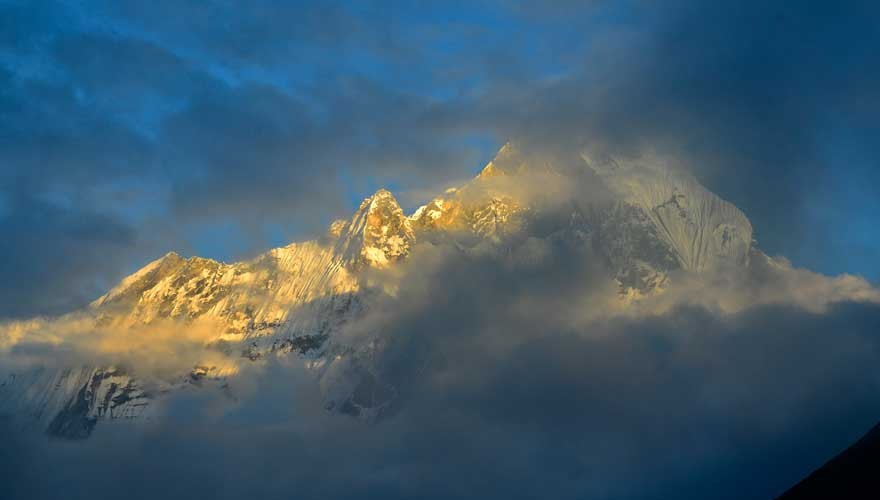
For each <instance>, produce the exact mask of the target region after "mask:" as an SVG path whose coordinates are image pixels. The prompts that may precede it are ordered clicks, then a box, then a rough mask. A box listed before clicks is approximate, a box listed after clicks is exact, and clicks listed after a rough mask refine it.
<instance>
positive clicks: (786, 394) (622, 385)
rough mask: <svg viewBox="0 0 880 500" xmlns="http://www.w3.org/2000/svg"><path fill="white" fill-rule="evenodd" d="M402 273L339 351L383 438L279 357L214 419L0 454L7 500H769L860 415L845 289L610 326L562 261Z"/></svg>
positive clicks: (196, 397) (638, 314) (851, 287)
mask: <svg viewBox="0 0 880 500" xmlns="http://www.w3.org/2000/svg"><path fill="white" fill-rule="evenodd" d="M402 266H403V267H402V268H401V269H397V270H393V269H392V270H389V271H386V272H384V273H382V272H380V273H378V274H376V275H375V276H373V277H372V279H373V280H374V283H375V284H377V285H379V284H381V286H382V288H383V289H384V290H387V291H390V293H386V294H382V295H380V296H375V297H374V299H373V301H372V302H371V305H370V308H369V310H368V312H367V314H366V316H365V317H363V318H361V319H360V320H359V321H356V322H353V323H351V324H350V325H349V326H348V327H347V328H346V329H345V330H343V331H342V332H341V333H340V335H341V336H340V339H342V340H344V342H346V343H347V344H349V345H351V346H353V347H354V348H356V349H357V348H363V347H365V346H371V347H373V348H376V350H375V352H376V355H375V356H374V357H372V358H371V360H370V363H372V366H371V369H372V370H373V373H375V374H377V376H378V377H380V378H381V380H382V381H383V382H386V383H389V384H391V385H393V386H394V387H395V388H396V390H397V393H398V398H397V399H396V400H395V402H394V404H393V406H392V410H391V411H390V412H389V413H388V414H387V415H386V416H385V417H383V418H381V419H379V420H378V421H376V422H373V423H365V422H362V421H358V420H355V419H352V418H350V417H348V416H345V415H342V414H336V413H330V412H327V411H326V410H324V409H323V404H322V401H323V400H322V396H321V393H320V388H319V387H318V385H317V382H316V380H315V378H314V376H313V375H312V374H311V373H309V371H308V370H307V369H306V368H305V365H304V360H302V359H300V358H297V357H295V356H288V357H282V358H278V359H274V358H273V359H272V360H270V361H268V362H267V363H266V364H263V365H259V364H256V365H254V364H250V363H245V365H243V366H242V369H241V371H240V372H239V374H238V375H236V376H235V377H233V378H231V379H230V385H231V387H232V390H233V392H234V393H235V395H236V397H235V398H234V399H229V398H221V397H218V396H216V395H215V394H214V393H212V392H210V391H201V392H200V391H184V392H181V393H180V394H177V395H174V396H173V397H172V398H171V400H170V401H168V402H167V408H166V412H167V416H166V417H163V418H160V419H157V420H153V421H150V422H147V423H141V425H131V424H130V423H127V422H107V423H105V424H102V425H100V426H98V427H97V428H96V431H95V433H94V434H93V436H92V437H91V438H90V439H89V440H86V441H82V442H63V441H62V442H59V441H53V440H47V439H46V438H45V437H39V436H31V435H16V436H9V440H8V441H5V442H8V443H9V446H8V447H4V448H5V451H4V453H5V455H0V456H2V457H3V459H4V463H3V464H2V465H3V470H7V471H13V472H14V475H12V476H9V477H12V478H14V480H13V481H12V482H11V484H12V490H11V492H12V493H10V494H11V495H12V496H11V497H12V498H53V497H57V495H58V494H59V492H62V491H63V492H64V495H65V496H66V497H68V498H87V497H92V498H93V497H94V495H95V494H97V492H108V491H112V492H114V494H124V495H125V496H127V497H131V498H156V497H157V496H160V495H161V496H163V497H166V498H185V497H192V496H194V495H195V496H204V495H210V496H213V497H216V498H230V499H231V498H240V497H242V496H254V497H261V498H272V497H277V496H289V495H295V496H296V497H298V498H328V497H331V498H363V497H381V498H412V497H413V496H419V497H426V498H494V497H506V498H510V497H512V498H535V497H547V496H552V497H555V498H612V499H617V498H621V499H622V498H627V499H630V498H639V499H643V498H644V499H660V498H669V497H670V496H672V497H676V498H731V499H733V498H743V497H746V498H772V497H773V496H774V495H775V494H778V493H780V492H781V491H782V490H784V489H785V488H786V487H788V486H789V485H790V484H793V483H794V482H795V481H796V480H797V479H799V478H800V477H801V476H803V475H804V474H805V473H806V472H808V471H809V470H810V469H811V468H813V467H815V466H817V465H819V464H820V463H821V462H822V461H823V460H824V459H825V458H827V456H829V455H831V454H833V453H834V452H835V451H837V450H838V449H840V448H842V447H843V446H845V445H846V444H848V442H850V441H851V440H853V439H855V438H856V437H857V436H858V435H860V433H861V432H862V431H863V430H865V429H867V428H868V427H870V426H871V425H872V424H873V423H874V422H875V421H876V419H877V415H880V378H878V376H877V374H876V370H875V369H874V367H876V366H877V363H878V361H880V338H878V337H877V332H878V331H880V328H878V327H880V305H878V304H880V301H878V295H877V291H876V289H873V288H872V287H870V285H868V284H867V283H866V282H864V281H863V280H859V279H857V278H853V277H845V276H844V277H838V278H829V277H824V276H821V275H817V274H815V273H810V272H808V271H804V270H799V269H793V268H791V267H788V266H787V265H785V264H784V263H778V262H777V263H773V265H770V264H768V265H766V266H760V265H753V266H751V267H750V268H749V271H748V272H746V273H741V274H743V275H736V274H729V273H728V274H719V275H718V276H717V277H716V278H715V279H705V280H702V281H701V284H700V285H699V286H697V284H696V283H692V282H689V281H688V280H687V279H684V278H685V276H682V277H680V278H682V279H680V280H678V281H673V285H671V286H670V288H669V289H668V290H666V291H665V292H664V293H662V294H660V295H659V296H658V297H657V300H656V301H651V300H649V299H646V300H645V301H644V302H641V303H638V304H631V305H630V306H627V307H625V308H624V307H623V306H622V305H621V302H620V299H619V297H618V296H617V289H616V287H614V286H612V284H611V283H612V282H611V279H610V278H611V276H610V275H608V274H607V271H606V268H605V267H604V265H602V263H601V262H600V261H599V259H598V258H597V257H596V256H593V255H591V253H590V251H589V250H582V249H576V248H575V249H573V248H571V247H570V246H567V245H563V244H554V243H548V242H546V241H540V242H537V241H529V240H526V241H523V242H522V243H521V244H518V245H517V246H515V247H514V248H512V251H511V252H509V253H506V254H504V255H502V256H499V255H498V254H494V253H479V252H478V253H462V251H461V250H459V249H457V248H455V247H453V246H444V245H439V246H432V245H424V246H419V247H418V248H417V249H416V251H415V252H414V253H413V255H412V259H411V260H410V261H408V262H406V263H405V264H403V265H402ZM694 281H696V279H695V280H694ZM663 297H666V298H665V299H664V298H663ZM43 331H45V329H43ZM169 333H170V332H169ZM67 338H68V339H72V340H69V342H72V343H73V345H77V344H78V343H79V342H78V341H77V340H76V338H75V337H67ZM83 338H87V336H86V337H83ZM98 338H99V339H100V338H101V336H99V337H98ZM157 340H159V339H157ZM166 340H167V337H166ZM181 341H183V340H181ZM149 344H150V340H149V339H148V338H147V337H145V338H144V342H143V343H138V344H136V345H138V346H148V345H149ZM82 345H84V346H88V348H92V349H95V350H97V351H98V352H103V354H104V355H105V356H111V355H118V354H119V352H114V351H113V349H112V345H110V346H106V347H108V348H107V349H106V350H103V347H105V346H103V344H102V343H101V342H100V341H98V342H96V341H94V340H91V339H90V340H88V341H87V342H85V343H83V344H82ZM125 345H129V344H127V343H126V344H125ZM171 345H174V344H171ZM377 346H378V347H377ZM102 350H103V351H102ZM137 351H138V355H139V357H140V360H141V367H142V368H141V369H150V368H155V366H153V365H151V364H150V363H148V362H147V360H149V359H150V358H151V356H153V355H155V356H156V357H158V358H162V357H165V356H166V353H165V352H164V351H162V350H161V349H160V350H153V351H151V350H149V349H143V350H141V349H137ZM181 352H182V353H185V352H187V351H185V350H184V351H181ZM80 355H81V356H83V357H84V360H85V359H88V358H89V356H94V355H95V352H92V353H89V352H88V351H87V349H83V350H81V354H80ZM7 462H8V463H7Z"/></svg>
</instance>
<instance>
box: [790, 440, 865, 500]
mask: <svg viewBox="0 0 880 500" xmlns="http://www.w3.org/2000/svg"><path fill="white" fill-rule="evenodd" d="M878 498H880V424H877V425H876V426H874V428H873V429H871V430H870V431H869V432H868V433H867V434H865V435H864V436H863V437H862V438H861V439H860V440H859V441H857V442H856V443H855V444H854V445H852V446H850V447H849V448H847V449H846V450H845V451H844V452H843V453H841V454H840V455H837V456H836V457H834V458H833V459H831V460H830V461H829V462H828V463H826V464H825V465H823V466H822V467H820V468H819V469H818V470H816V471H814V472H813V473H812V474H810V475H809V476H807V478H806V479H804V480H803V481H801V482H800V483H798V484H797V485H795V486H794V487H793V488H791V489H790V490H788V491H787V492H785V493H784V494H783V495H782V496H780V497H779V498H778V499H777V500H808V499H809V500H812V499H829V500H832V499H833V500H861V499H864V500H868V499H871V500H876V499H878Z"/></svg>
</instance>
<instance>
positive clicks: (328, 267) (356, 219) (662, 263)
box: [0, 143, 769, 438]
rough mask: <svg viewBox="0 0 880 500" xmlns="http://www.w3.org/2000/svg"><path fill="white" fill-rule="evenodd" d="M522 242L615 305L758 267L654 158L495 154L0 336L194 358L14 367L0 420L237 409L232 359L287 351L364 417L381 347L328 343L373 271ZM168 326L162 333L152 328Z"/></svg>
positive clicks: (690, 185) (85, 429) (735, 226)
mask: <svg viewBox="0 0 880 500" xmlns="http://www.w3.org/2000/svg"><path fill="white" fill-rule="evenodd" d="M535 241H543V242H548V243H552V244H555V245H562V246H565V247H568V248H572V249H577V250H578V251H580V252H581V253H580V254H579V255H584V258H591V259H598V260H599V261H600V262H601V264H602V266H603V268H604V269H606V270H607V272H608V274H609V276H610V277H611V279H612V280H613V282H614V286H616V287H617V289H618V291H619V300H620V302H621V303H622V304H626V303H629V302H632V301H638V300H639V299H640V298H642V297H646V296H651V295H655V294H660V293H663V290H664V289H665V288H666V287H667V286H668V284H669V281H670V279H672V274H673V273H674V272H676V271H679V272H684V273H691V274H699V273H706V272H710V271H713V270H718V269H726V268H744V267H748V266H750V265H752V263H753V261H754V262H766V261H767V260H768V259H769V257H767V256H765V255H763V254H762V253H761V252H760V251H759V250H757V249H756V248H755V247H754V244H753V241H752V227H751V225H750V223H749V221H748V219H747V218H746V217H745V215H743V214H742V212H741V211H740V210H739V209H737V208H736V207H735V206H733V205H732V204H730V203H728V202H726V201H724V200H722V199H721V198H719V197H718V196H716V195H715V194H713V193H711V192H710V191H708V190H707V189H706V188H704V187H703V186H701V185H700V184H699V183H698V182H697V181H696V180H695V179H693V178H692V177H691V176H689V175H687V174H686V173H683V172H680V171H677V170H675V169H674V168H671V167H668V166H666V165H664V164H663V162H662V161H660V160H658V159H655V158H646V159H642V160H640V161H631V160H624V159H620V158H603V157H595V156H591V155H589V154H587V153H585V152H577V153H576V154H572V155H568V156H566V157H562V158H561V157H556V156H542V155H541V154H537V153H532V152H527V151H526V152H524V151H522V150H521V149H520V147H519V146H517V145H516V144H513V143H508V144H506V145H505V146H504V147H503V148H502V149H501V150H500V151H499V152H498V154H497V155H496V157H495V158H494V159H493V160H492V161H491V162H490V163H489V164H488V165H486V167H485V168H484V169H483V170H482V171H481V172H480V173H479V175H477V176H476V177H475V178H474V179H472V180H471V181H469V182H467V183H466V184H464V185H463V186H460V187H458V188H454V189H449V190H447V191H445V192H444V193H442V194H440V195H438V196H436V197H435V198H433V199H431V200H429V201H428V202H427V203H426V204H424V205H422V206H421V207H419V208H418V209H417V210H415V211H414V212H413V213H412V214H410V215H407V214H405V213H404V211H403V209H402V208H401V207H400V205H399V204H398V202H397V200H396V199H395V197H394V195H393V194H392V193H390V192H389V191H387V190H384V189H382V190H379V191H377V192H376V193H375V194H373V195H372V196H370V197H369V198H366V199H365V200H364V201H363V203H361V204H360V206H359V207H358V209H357V211H356V212H355V213H354V214H353V215H352V217H351V218H350V219H348V220H338V221H335V222H333V223H332V224H331V225H330V227H329V228H328V230H327V233H326V234H325V235H323V236H322V237H320V238H318V239H315V240H312V241H305V242H300V243H293V244H290V245H288V246H285V247H281V248H276V249H273V250H270V251H268V252H266V253H264V254H262V255H260V256H258V257H256V258H255V259H252V260H249V261H245V262H237V263H231V264H227V263H222V262H218V261H215V260H211V259H205V258H200V257H190V258H184V257H182V256H180V255H178V254H176V253H173V252H172V253H168V254H166V255H165V256H163V257H161V258H159V259H158V260H155V261H153V262H151V263H149V264H147V265H146V266H144V267H143V268H142V269H140V270H139V271H137V272H136V273H134V274H132V275H131V276H129V277H127V278H125V279H124V280H122V281H121V282H120V283H119V284H118V285H117V286H116V287H114V288H113V289H112V290H110V291H109V292H107V293H106V294H105V295H103V296H102V297H100V298H98V299H97V300H95V301H94V302H93V303H92V304H91V305H90V306H89V307H88V308H86V309H85V310H83V311H77V312H75V313H71V314H69V315H66V316H63V317H61V318H52V319H34V320H32V321H28V322H19V323H16V324H14V325H7V326H6V330H7V334H6V338H7V341H6V342H7V344H9V343H13V344H14V343H15V339H23V338H28V337H29V336H34V335H45V334H46V333H45V332H58V331H61V330H64V327H62V326H61V325H65V327H66V325H76V327H75V328H76V329H77V330H78V331H80V332H85V333H84V337H85V338H87V339H88V338H91V337H90V335H92V334H91V332H92V331H100V332H103V335H105V336H106V337H107V338H109V339H114V338H116V336H125V335H129V336H131V335H134V336H136V338H138V339H143V338H146V339H155V340H151V343H152V344H159V343H162V342H166V341H167V342H182V341H183V340H191V341H192V342H189V343H188V344H186V347H187V348H189V347H191V344H197V347H198V349H200V351H199V352H203V354H202V355H200V356H201V358H200V359H201V361H200V362H198V363H195V364H192V365H190V366H186V367H176V370H177V371H174V370H170V371H169V369H168V368H167V367H166V369H165V370H164V373H162V375H161V376H158V375H157V376H143V374H140V373H138V374H136V373H135V372H133V371H132V370H131V369H130V367H129V366H127V365H126V363H124V362H122V363H120V362H116V361H114V360H112V359H111V360H107V362H106V363H103V364H102V362H96V363H95V364H94V365H91V366H80V365H75V364H74V365H72V366H64V367H60V368H59V367H55V365H52V366H49V365H43V366H36V367H34V366H29V367H21V368H19V369H16V370H14V371H12V372H10V373H7V374H5V375H3V378H2V379H0V415H9V416H12V417H13V418H14V419H16V420H17V421H21V422H24V424H23V425H26V426H30V427H36V428H39V429H42V430H44V431H46V432H47V433H49V434H50V435H53V436H59V437H66V438H83V437H86V436H88V435H89V433H90V432H91V430H92V429H93V428H94V426H95V425H97V424H98V423H99V422H100V421H101V420H105V419H133V420H137V419H143V418H153V417H158V416H161V414H162V405H163V401H165V400H166V399H167V398H168V397H169V396H170V395H173V394H175V393H176V392H177V391H182V390H212V391H218V392H220V393H223V394H226V395H227V396H228V397H230V398H234V397H235V396H234V394H233V393H232V391H230V388H229V385H228V381H229V380H230V378H234V377H235V376H236V373H237V372H238V371H239V370H240V368H241V367H242V366H243V364H246V363H261V362H264V361H265V360H266V359H268V357H271V356H287V355H295V356H300V357H303V358H305V359H306V360H307V361H308V363H307V366H308V367H309V369H310V370H311V372H312V373H313V374H314V376H315V377H316V378H317V379H318V381H319V384H320V387H321V390H322V394H323V397H324V405H325V407H326V408H327V409H328V410H329V411H338V412H342V413H346V414H350V415H352V416H356V417H358V418H364V419H373V418H377V417H379V416H381V415H382V413H383V412H385V411H387V410H388V409H389V407H390V405H391V404H392V403H393V402H394V400H395V398H396V395H397V393H398V388H397V387H395V386H394V384H392V383H389V382H388V381H385V380H383V379H382V377H381V376H380V375H379V374H378V373H376V370H375V366H374V364H373V363H372V362H371V360H372V359H374V356H375V354H376V353H375V350H376V349H381V346H377V345H375V344H373V343H369V342H368V343H362V344H359V345H358V346H355V345H351V343H350V342H349V341H348V340H347V339H346V338H345V336H344V335H342V334H341V332H342V331H343V330H344V328H345V326H346V325H348V324H351V323H352V322H357V321H358V320H359V319H360V318H361V317H362V315H363V314H364V312H365V311H367V310H368V309H369V308H370V306H371V303H372V301H373V298H374V297H376V296H378V295H381V294H382V293H384V292H383V290H382V289H381V286H378V287H377V286H376V285H375V284H374V283H372V282H371V279H372V277H373V276H375V273H376V272H379V271H382V270H389V269H394V268H396V267H398V266H399V265H400V263H402V262H405V261H406V260H407V259H408V258H409V257H410V256H411V255H412V254H413V253H414V252H418V251H420V248H425V247H429V246H445V247H448V248H452V249H454V250H455V251H456V252H460V253H461V254H462V255H469V254H490V255H497V256H499V258H503V256H506V255H510V254H511V253H513V252H515V251H516V250H517V249H521V248H523V247H526V246H528V245H530V244H533V243H534V242H535ZM169 329H171V330H173V331H175V332H176V333H175V335H173V336H171V337H168V336H162V335H165V334H163V333H157V332H159V331H163V332H164V331H166V330H169ZM10 332H11V333H10ZM59 335H60V334H59ZM126 338H133V337H126ZM2 339H3V336H2V335H0V342H2ZM9 339H12V340H11V341H10V340H9ZM166 339H167V340H166ZM111 343H112V342H111ZM173 345H177V344H173ZM181 345H183V344H181ZM0 347H2V344H0ZM148 347H150V348H152V347H155V346H152V345H151V346H148ZM175 348H177V347H175ZM179 348H180V349H183V348H184V347H179ZM169 349H171V348H170V347H169ZM169 357H171V358H173V357H174V356H173V353H172V355H171V356H169ZM129 361H130V362H131V360H129ZM136 361H137V360H136V359H135V360H134V362H135V363H136ZM128 364H131V363H128Z"/></svg>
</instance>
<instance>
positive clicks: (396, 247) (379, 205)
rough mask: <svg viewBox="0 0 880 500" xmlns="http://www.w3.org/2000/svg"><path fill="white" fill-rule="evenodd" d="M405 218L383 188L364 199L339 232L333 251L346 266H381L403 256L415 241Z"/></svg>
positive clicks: (395, 201)
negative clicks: (334, 250)
mask: <svg viewBox="0 0 880 500" xmlns="http://www.w3.org/2000/svg"><path fill="white" fill-rule="evenodd" d="M415 239H416V238H415V233H414V232H413V229H412V226H411V225H410V221H409V219H408V218H407V217H406V214H404V213H403V209H402V208H400V204H398V203H397V200H396V199H395V198H394V195H392V194H391V192H390V191H388V190H386V189H380V190H378V191H376V193H375V194H373V196H370V197H369V198H366V199H364V201H363V202H362V203H361V205H360V207H358V209H357V211H356V212H355V213H354V216H353V217H352V218H351V221H350V222H349V223H348V224H347V226H346V227H344V228H342V229H341V231H340V236H339V240H338V241H337V244H336V254H337V255H338V256H339V257H340V258H341V259H342V260H343V261H344V262H345V263H346V264H347V265H349V266H352V267H354V268H361V267H363V266H374V267H384V266H387V265H388V264H390V263H392V262H395V261H397V260H400V259H402V258H404V257H405V256H407V255H408V254H409V252H410V249H411V248H412V246H413V244H415Z"/></svg>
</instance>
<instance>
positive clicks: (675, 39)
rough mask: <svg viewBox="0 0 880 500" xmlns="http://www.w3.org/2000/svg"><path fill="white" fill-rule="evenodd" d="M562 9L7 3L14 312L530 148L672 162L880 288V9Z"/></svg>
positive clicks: (765, 229) (3, 48) (4, 84)
mask: <svg viewBox="0 0 880 500" xmlns="http://www.w3.org/2000/svg"><path fill="white" fill-rule="evenodd" d="M542 4H543V3H534V2H515V1H505V0H497V1H488V2H477V3H474V2H418V3H411V2H340V3H335V2H317V3H314V2H267V1H254V2H246V3H241V4H238V3H233V2H188V1H183V2H179V1H174V2H172V1H160V2H150V3H149V4H145V3H142V2H128V1H108V2H101V1H94V2H52V1H42V0H38V1H30V2H15V1H2V2H0V229H2V231H3V233H4V234H6V235H8V237H7V238H6V241H5V242H4V243H3V244H2V245H0V262H2V264H0V271H2V274H3V275H4V277H5V279H4V280H3V281H4V284H3V285H0V287H2V289H0V299H2V300H0V303H2V304H3V305H2V306H0V317H22V316H28V315H33V314H42V313H57V312H62V311H65V310H69V309H71V308H74V307H77V306H80V305H82V304H83V303H86V302H87V301H88V300H91V299H92V298H94V296H96V295H97V294H99V293H100V292H101V291H102V290H103V289H104V288H106V287H107V286H108V285H110V284H112V283H113V282H114V281H116V280H118V279H119V278H120V277H122V276H124V275H125V274H126V273H129V272H131V271H132V270H134V269H137V268H138V267H140V266H141V265H142V264H143V263H145V262H147V261H149V260H151V259H153V258H155V257H156V256H158V255H162V254H164V253H165V252H167V251H169V250H177V251H179V252H181V253H184V254H198V255H203V256H207V257H213V258H218V259H223V260H234V259H239V258H243V257H247V256H251V255H254V254H255V253H257V252H259V251H262V250H264V249H266V248H269V247H272V246H276V245H280V244H284V243H287V242H288V241H292V240H295V239H301V238H305V237H308V236H310V235H313V234H315V233H317V232H320V231H321V230H322V228H323V227H324V226H325V225H326V224H327V223H328V222H329V221H330V220H332V219H333V218H336V217H340V216H346V215H348V214H349V213H350V212H351V211H352V210H353V208H354V207H355V206H356V205H357V203H358V202H359V201H360V200H361V199H362V198H363V197H365V196H368V195H369V194H371V193H372V192H373V191H374V190H375V189H377V188H379V187H388V188H390V189H392V190H394V191H395V193H397V194H398V195H399V198H400V200H401V202H402V203H403V204H404V206H405V207H407V208H412V207H413V206H414V204H415V203H417V202H418V201H419V196H418V194H417V193H424V192H429V191H430V190H434V189H441V188H443V187H445V186H448V185H449V184H454V183H456V182H458V181H459V180H461V179H463V178H465V177H467V176H470V175H472V174H473V173H474V172H476V171H478V169H479V168H480V167H481V166H482V165H483V164H484V163H485V162H486V161H488V160H489V159H490V158H491V157H492V155H493V153H494V151H495V150H496V149H497V148H498V147H499V146H500V145H501V144H503V143H504V142H505V141H506V140H507V139H508V138H526V139H527V140H533V141H538V142H540V143H545V144H551V145H552V144H554V143H556V142H557V141H558V142H560V143H562V142H565V141H571V140H576V141H588V142H592V143H597V144H601V145H602V146H603V147H607V148H609V149H612V150H615V151H619V152H621V153H623V154H636V153H638V151H640V150H642V149H646V148H653V149H659V150H663V151H666V152H669V153H671V154H673V155H676V156H677V157H679V158H680V159H681V163H682V164H683V165H686V166H688V168H690V169H691V170H692V171H693V173H694V174H695V175H696V176H697V177H698V178H700V180H701V181H702V182H703V183H705V184H706V185H708V186H709V187H710V188H711V189H713V190H714V191H716V192H718V193H719V194H721V195H722V196H723V197H725V198H727V199H730V200H731V201H733V202H735V203H736V204H737V205H738V206H740V207H741V208H742V209H743V210H744V211H745V212H746V214H747V215H748V216H749V217H750V219H751V220H752V222H753V225H754V226H755V230H756V237H757V238H758V241H759V244H760V245H761V247H762V248H764V249H765V250H766V251H767V252H768V253H771V254H779V255H784V256H786V257H788V258H790V259H791V260H792V261H793V262H794V263H795V264H796V265H799V266H805V267H809V268H811V269H814V270H817V271H820V272H824V273H841V272H850V273H857V274H862V275H864V276H866V277H868V278H869V279H871V280H874V281H876V280H878V279H880V264H878V263H877V259H876V256H877V255H878V250H880V237H878V232H877V231H876V229H875V227H874V226H875V223H874V220H875V218H876V214H877V209H878V208H880V207H878V202H877V200H878V196H877V195H878V192H877V191H878V188H877V186H878V181H880V179H878V173H877V167H878V156H880V154H878V153H880V151H878V148H877V146H876V144H877V140H876V138H877V132H878V126H877V125H876V123H875V122H876V120H875V117H876V116H877V111H878V110H880V109H878V108H880V90H878V89H880V85H878V83H880V69H878V68H880V64H877V63H878V61H877V54H878V53H880V51H878V50H876V49H877V46H878V39H880V35H878V28H877V26H876V23H874V22H873V21H872V20H873V19H876V14H877V13H878V12H877V8H876V7H875V6H873V5H872V4H871V3H869V2H843V3H839V4H835V5H826V4H823V3H821V2H806V3H803V4H802V5H800V6H799V9H797V10H793V9H791V8H790V6H789V5H787V4H786V3H785V2H744V3H739V2H738V3H736V5H733V4H731V5H728V6H724V5H722V4H715V3H713V4H711V5H707V4H704V3H700V2H696V3H694V2H669V3H665V2H664V3H663V5H656V4H651V3H645V2H637V1H633V2H628V1H623V2H598V1H596V2H553V5H552V6H547V5H542ZM47 290H49V291H47Z"/></svg>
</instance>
